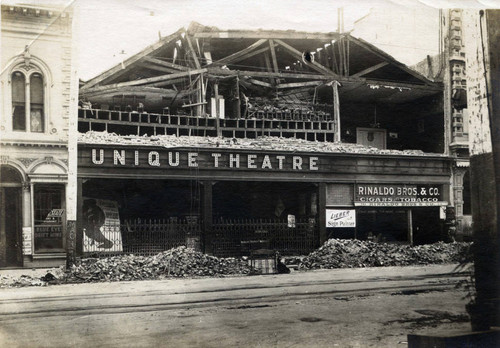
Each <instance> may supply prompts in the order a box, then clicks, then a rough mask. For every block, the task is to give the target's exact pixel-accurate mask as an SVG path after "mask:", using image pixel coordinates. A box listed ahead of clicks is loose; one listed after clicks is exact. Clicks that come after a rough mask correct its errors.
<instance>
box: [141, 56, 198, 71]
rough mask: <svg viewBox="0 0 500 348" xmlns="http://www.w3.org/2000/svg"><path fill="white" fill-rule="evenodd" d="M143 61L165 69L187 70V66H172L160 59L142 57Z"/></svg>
mask: <svg viewBox="0 0 500 348" xmlns="http://www.w3.org/2000/svg"><path fill="white" fill-rule="evenodd" d="M143 60H145V61H148V62H150V63H154V64H157V65H161V66H164V67H166V68H171V69H175V70H180V71H187V70H189V67H187V66H182V65H179V64H174V63H170V62H166V61H164V60H161V59H158V58H154V57H144V58H143Z"/></svg>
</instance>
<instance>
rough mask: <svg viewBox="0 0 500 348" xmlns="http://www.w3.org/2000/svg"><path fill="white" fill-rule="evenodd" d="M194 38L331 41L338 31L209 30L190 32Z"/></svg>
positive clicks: (335, 38)
mask: <svg viewBox="0 0 500 348" xmlns="http://www.w3.org/2000/svg"><path fill="white" fill-rule="evenodd" d="M192 35H193V37H194V38H197V39H198V38H200V39H201V38H203V39H210V38H212V39H221V38H225V39H266V40H268V39H273V40H274V39H283V40H293V39H298V40H321V41H331V40H337V39H338V38H339V34H338V33H307V32H291V31H277V30H259V31H239V30H231V31H210V32H195V33H193V34H192Z"/></svg>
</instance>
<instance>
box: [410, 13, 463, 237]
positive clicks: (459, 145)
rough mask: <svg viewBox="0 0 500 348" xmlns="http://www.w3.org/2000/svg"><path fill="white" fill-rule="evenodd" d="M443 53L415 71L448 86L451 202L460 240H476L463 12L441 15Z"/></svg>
mask: <svg viewBox="0 0 500 348" xmlns="http://www.w3.org/2000/svg"><path fill="white" fill-rule="evenodd" d="M440 16H441V23H442V28H441V33H442V47H443V51H442V54H440V55H437V56H434V57H427V59H425V60H424V61H422V62H421V63H419V64H417V65H416V66H415V69H416V70H417V71H420V72H421V73H423V74H424V75H426V76H428V77H429V78H431V79H433V80H436V81H442V82H443V84H444V99H443V100H444V105H443V108H444V115H445V139H446V143H447V144H448V145H447V147H446V150H447V151H448V153H449V154H450V156H452V157H453V158H455V161H454V165H453V175H452V179H451V188H452V189H451V197H450V203H451V205H452V206H453V208H454V210H455V214H456V222H457V226H456V227H457V235H458V238H459V239H469V240H470V238H471V237H472V212H471V196H470V171H469V123H470V121H469V111H468V107H467V81H466V67H465V59H466V54H465V51H466V47H465V43H464V34H463V32H464V25H463V18H462V17H463V10H461V9H448V10H442V11H441V12H440Z"/></svg>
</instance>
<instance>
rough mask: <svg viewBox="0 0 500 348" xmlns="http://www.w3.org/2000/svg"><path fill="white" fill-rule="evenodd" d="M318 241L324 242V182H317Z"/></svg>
mask: <svg viewBox="0 0 500 348" xmlns="http://www.w3.org/2000/svg"><path fill="white" fill-rule="evenodd" d="M318 189H319V201H318V205H319V209H318V210H319V211H318V213H319V219H318V221H319V242H320V244H323V243H324V242H326V237H327V236H326V184H325V183H324V182H322V183H320V184H319V187H318Z"/></svg>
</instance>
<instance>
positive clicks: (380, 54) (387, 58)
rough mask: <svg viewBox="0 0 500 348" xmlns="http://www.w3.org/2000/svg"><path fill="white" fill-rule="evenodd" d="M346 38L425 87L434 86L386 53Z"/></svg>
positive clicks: (359, 40) (357, 40)
mask: <svg viewBox="0 0 500 348" xmlns="http://www.w3.org/2000/svg"><path fill="white" fill-rule="evenodd" d="M346 38H347V39H348V40H349V41H351V42H353V43H355V44H356V45H359V46H361V47H362V48H364V49H366V50H368V51H370V52H371V53H373V54H375V55H376V56H378V57H379V58H382V59H383V60H385V61H389V62H390V63H392V64H394V65H396V66H397V67H398V68H400V69H401V70H404V71H405V72H407V73H408V74H410V75H412V76H413V77H415V78H417V79H418V80H420V81H422V83H424V84H426V85H434V84H435V83H434V82H432V81H430V80H429V79H427V78H426V77H425V76H423V75H421V74H419V73H418V72H416V71H414V70H412V69H410V68H408V67H407V66H406V65H404V64H402V63H400V62H398V61H397V60H395V59H394V58H392V57H391V56H390V55H388V54H387V53H385V52H384V51H382V50H379V49H378V48H377V47H374V46H372V45H370V44H369V43H367V42H365V41H364V40H362V39H357V38H354V37H352V36H350V35H347V36H346Z"/></svg>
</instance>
